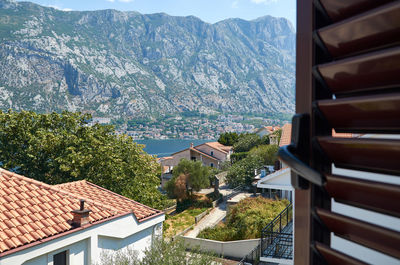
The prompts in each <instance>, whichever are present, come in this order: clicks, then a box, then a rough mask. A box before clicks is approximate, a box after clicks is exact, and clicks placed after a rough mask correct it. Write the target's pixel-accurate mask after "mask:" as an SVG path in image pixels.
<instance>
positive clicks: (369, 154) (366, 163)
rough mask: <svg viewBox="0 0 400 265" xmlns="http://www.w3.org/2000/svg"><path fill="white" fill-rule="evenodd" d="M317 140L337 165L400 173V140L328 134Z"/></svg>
mask: <svg viewBox="0 0 400 265" xmlns="http://www.w3.org/2000/svg"><path fill="white" fill-rule="evenodd" d="M317 140H318V143H319V144H320V146H321V147H322V149H323V151H324V152H325V154H326V155H327V156H328V157H329V158H330V159H331V161H332V162H333V163H334V164H335V165H336V166H337V167H343V168H350V169H359V170H367V171H374V172H381V173H388V174H394V175H400V163H399V157H400V141H396V140H387V139H370V138H369V139H366V138H333V137H328V136H321V137H317Z"/></svg>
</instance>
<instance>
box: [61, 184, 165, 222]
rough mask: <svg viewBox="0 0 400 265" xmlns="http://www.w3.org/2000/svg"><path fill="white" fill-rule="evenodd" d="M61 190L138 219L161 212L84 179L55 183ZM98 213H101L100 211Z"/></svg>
mask: <svg viewBox="0 0 400 265" xmlns="http://www.w3.org/2000/svg"><path fill="white" fill-rule="evenodd" d="M56 187H57V188H59V189H61V190H65V191H68V192H70V193H73V194H75V195H77V196H80V197H82V198H85V199H87V200H90V201H95V202H99V203H101V204H102V205H107V206H108V207H110V208H111V209H113V210H115V211H118V212H119V213H124V212H133V214H134V215H135V216H136V218H137V219H138V220H141V219H143V218H147V217H150V216H153V215H156V214H159V213H161V212H160V211H158V210H155V209H152V208H150V207H148V206H146V205H143V204H140V203H138V202H136V201H134V200H131V199H128V198H126V197H124V196H121V195H119V194H116V193H114V192H112V191H109V190H106V189H104V188H102V187H99V186H97V185H95V184H93V183H90V182H88V181H85V180H81V181H76V182H70V183H64V184H60V185H56ZM98 214H100V215H102V214H103V213H102V212H101V211H99V212H98Z"/></svg>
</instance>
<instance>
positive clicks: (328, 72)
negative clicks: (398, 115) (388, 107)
mask: <svg viewBox="0 0 400 265" xmlns="http://www.w3.org/2000/svg"><path fill="white" fill-rule="evenodd" d="M399 62H400V48H399V47H396V48H392V49H386V50H382V51H378V52H374V53H369V54H366V55H360V56H356V57H352V58H349V59H344V60H340V61H335V62H332V63H327V64H321V65H318V67H317V69H318V71H319V73H320V74H321V77H322V78H323V80H325V82H326V84H327V86H328V87H329V88H330V90H331V91H332V93H335V94H336V93H348V92H360V91H365V90H374V89H383V88H395V87H400V75H399V72H400V63H399Z"/></svg>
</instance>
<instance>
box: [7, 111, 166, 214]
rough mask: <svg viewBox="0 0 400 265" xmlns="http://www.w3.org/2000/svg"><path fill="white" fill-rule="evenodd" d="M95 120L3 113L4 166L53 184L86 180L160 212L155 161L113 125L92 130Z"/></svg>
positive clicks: (75, 115)
mask: <svg viewBox="0 0 400 265" xmlns="http://www.w3.org/2000/svg"><path fill="white" fill-rule="evenodd" d="M90 119H91V116H90V115H88V114H80V113H70V112H63V113H61V114H57V113H51V114H37V113H35V112H28V111H22V112H14V111H8V112H1V111H0V162H1V164H2V167H4V168H7V169H11V170H13V171H15V172H17V173H20V174H22V175H25V176H27V177H31V178H34V179H37V180H39V181H43V182H45V183H48V184H58V183H64V182H70V181H76V180H81V179H86V180H88V181H91V182H93V183H95V184H97V185H99V186H101V187H104V188H106V189H109V190H112V191H114V192H116V193H119V194H122V195H124V196H127V197H129V198H132V199H134V200H137V201H139V202H141V203H144V204H146V205H149V206H152V207H157V208H161V207H162V206H163V202H164V200H163V196H162V195H161V193H160V192H159V191H158V190H157V186H158V185H159V178H158V175H159V173H160V168H159V165H158V163H157V162H156V160H155V158H154V157H153V156H150V155H148V154H147V153H145V152H144V151H143V146H142V145H138V144H136V143H134V142H133V140H132V138H131V137H128V136H126V135H116V134H115V131H114V129H113V127H112V126H104V125H98V124H96V125H94V126H88V124H87V121H89V120H90Z"/></svg>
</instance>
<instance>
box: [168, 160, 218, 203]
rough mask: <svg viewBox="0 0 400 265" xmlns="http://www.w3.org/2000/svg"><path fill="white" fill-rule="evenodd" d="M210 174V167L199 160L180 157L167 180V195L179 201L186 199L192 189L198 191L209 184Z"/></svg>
mask: <svg viewBox="0 0 400 265" xmlns="http://www.w3.org/2000/svg"><path fill="white" fill-rule="evenodd" d="M211 174H212V172H211V169H210V168H209V167H206V166H203V164H202V163H201V162H200V161H189V160H187V159H182V160H181V161H180V162H179V164H178V165H177V166H175V167H174V169H173V176H172V178H171V180H170V181H168V182H167V185H166V190H167V192H168V195H169V196H170V197H172V198H177V199H178V200H179V201H182V200H184V199H187V198H189V197H190V195H191V193H192V192H193V191H199V190H200V189H202V188H207V187H208V186H209V185H210V176H211Z"/></svg>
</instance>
